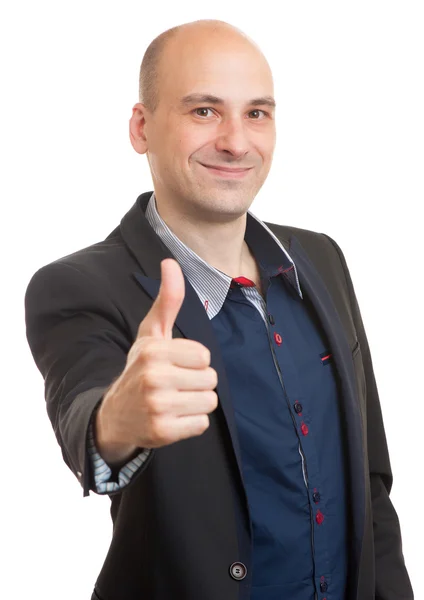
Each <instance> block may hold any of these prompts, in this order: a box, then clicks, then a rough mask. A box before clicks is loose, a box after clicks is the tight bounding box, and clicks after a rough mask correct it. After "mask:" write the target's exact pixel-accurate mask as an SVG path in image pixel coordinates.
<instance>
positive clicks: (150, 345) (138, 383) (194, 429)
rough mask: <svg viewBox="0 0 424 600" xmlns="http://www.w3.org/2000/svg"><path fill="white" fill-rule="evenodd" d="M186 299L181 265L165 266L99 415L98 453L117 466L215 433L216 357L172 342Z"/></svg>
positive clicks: (171, 262) (205, 350) (195, 344)
mask: <svg viewBox="0 0 424 600" xmlns="http://www.w3.org/2000/svg"><path fill="white" fill-rule="evenodd" d="M184 293H185V288H184V276H183V273H182V271H181V268H180V266H179V264H178V262H177V261H175V260H174V259H172V258H167V259H165V260H163V261H162V263H161V286H160V289H159V294H158V296H157V298H156V300H155V301H154V303H153V305H152V307H151V309H150V311H149V312H148V314H147V315H146V316H145V318H144V319H143V321H142V322H141V323H140V326H139V328H138V333H137V337H136V339H135V341H134V343H133V345H132V347H131V348H130V351H129V353H128V356H127V363H126V366H125V368H124V370H123V372H122V373H121V375H120V376H119V377H118V379H117V380H116V381H115V382H114V383H113V384H112V386H111V387H110V388H109V390H108V392H107V393H106V394H105V396H104V398H103V400H102V403H101V405H100V408H99V410H98V412H97V415H96V421H95V437H96V444H97V448H98V450H99V452H100V454H101V455H102V457H103V458H104V460H105V461H106V462H107V463H109V464H110V465H111V466H112V465H116V464H118V463H122V462H125V461H126V460H127V459H128V458H129V456H130V455H131V454H132V453H133V452H134V451H135V450H136V449H137V448H159V447H161V446H166V445H168V444H172V443H174V442H177V441H179V440H183V439H186V438H189V437H193V436H197V435H201V434H202V433H204V431H206V429H207V428H208V427H209V417H208V413H210V412H212V411H214V410H215V409H216V407H217V405H218V396H217V394H216V392H214V389H215V388H216V385H217V382H218V376H217V373H216V371H215V370H214V369H212V368H211V367H210V366H209V365H210V352H209V350H208V348H206V347H205V346H203V344H200V343H199V342H196V341H194V340H188V339H185V338H176V339H173V338H172V329H173V326H174V323H175V319H176V318H177V315H178V312H179V310H180V308H181V305H182V303H183V300H184Z"/></svg>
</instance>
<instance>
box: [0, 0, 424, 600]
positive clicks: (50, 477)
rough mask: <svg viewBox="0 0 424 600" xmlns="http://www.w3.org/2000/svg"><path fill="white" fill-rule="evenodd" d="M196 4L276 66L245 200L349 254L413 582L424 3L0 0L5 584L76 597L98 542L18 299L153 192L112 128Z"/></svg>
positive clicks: (120, 133) (419, 426)
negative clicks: (271, 115) (269, 161)
mask: <svg viewBox="0 0 424 600" xmlns="http://www.w3.org/2000/svg"><path fill="white" fill-rule="evenodd" d="M200 18H219V19H222V20H226V21H228V22H229V23H232V24H234V25H236V26H238V27H240V28H241V29H242V30H244V31H245V32H246V33H247V34H248V35H250V36H251V37H252V38H253V39H254V40H255V41H256V42H257V43H258V44H259V46H260V47H261V48H262V50H263V51H264V53H265V55H266V56H267V57H268V59H269V62H270V64H271V67H272V69H273V72H274V78H275V84H276V99H277V104H278V109H277V110H278V112H277V132H278V141H277V151H276V154H275V158H274V165H273V168H272V170H271V174H270V175H269V178H268V180H267V182H266V184H265V185H264V187H263V188H262V190H261V192H260V193H259V195H258V196H257V198H256V200H255V202H254V203H253V205H252V211H253V212H254V213H255V214H256V215H257V216H259V217H260V218H261V219H263V220H268V221H271V222H275V223H281V224H287V225H294V226H297V227H303V228H309V229H313V230H316V231H321V232H325V233H328V234H329V235H330V236H332V237H334V238H335V239H336V241H337V242H338V243H339V244H340V246H341V247H342V250H343V251H344V253H345V256H346V258H347V261H348V265H349V268H350V271H351V275H352V277H353V281H354V284H355V288H356V292H357V296H358V299H359V304H360V306H361V310H362V314H363V318H364V321H365V326H366V330H367V333H368V338H369V342H370V345H371V350H372V355H373V360H374V366H375V373H376V377H377V382H378V387H379V391H380V397H381V404H382V408H383V415H384V421H385V426H386V433H387V438H388V443H389V448H390V456H391V461H392V469H393V473H394V485H393V490H392V496H391V497H392V499H393V502H394V504H395V507H396V509H397V512H398V515H399V518H400V522H401V527H402V534H403V547H404V555H405V559H406V562H407V566H408V569H409V573H410V576H411V579H412V583H413V585H414V588H415V594H416V598H417V599H419V598H422V597H424V586H423V582H422V573H421V572H420V569H421V571H422V564H421V563H422V557H423V545H422V537H423V526H422V521H423V518H422V506H423V487H422V476H421V473H422V463H423V450H422V449H423V437H424V435H423V427H424V422H423V410H422V405H423V400H424V398H423V386H422V370H423V352H422V348H423V344H422V340H423V317H422V295H421V294H422V289H423V286H422V275H421V272H422V260H423V250H422V238H421V235H420V234H421V230H422V225H421V222H422V216H421V215H422V212H421V205H422V203H423V199H424V194H423V191H424V189H423V188H424V185H423V158H424V156H423V153H424V152H423V148H424V145H423V139H424V121H423V107H424V93H423V54H424V45H423V31H424V19H423V4H422V2H413V1H403V2H401V1H398V2H391V1H388V0H385V1H384V2H380V1H372V0H369V1H367V2H362V1H356V2H350V3H347V2H343V1H340V0H339V1H337V2H330V1H327V0H321V1H320V2H316V1H313V2H312V1H310V2H308V1H296V2H295V1H292V2H288V1H282V2H278V3H276V2H275V3H272V2H241V1H239V0H232V2H228V0H225V1H220V0H215V1H214V2H213V3H210V2H208V3H202V2H194V1H192V0H190V1H186V2H170V3H165V2H160V1H156V2H153V3H147V2H142V1H141V0H139V1H138V2H135V1H121V2H116V1H115V2H111V1H106V0H102V1H101V2H100V1H94V0H92V1H91V0H85V1H84V2H82V1H81V0H78V1H75V0H74V2H60V1H59V2H57V1H56V2H53V1H51V2H47V1H42V0H39V1H37V2H29V1H27V2H19V1H18V0H15V1H14V2H11V1H9V4H8V5H7V3H5V4H4V7H3V8H2V14H1V15H0V23H1V25H0V44H1V48H0V50H1V52H0V56H1V61H2V65H1V75H0V86H1V90H2V91H1V111H0V119H1V122H0V126H1V136H0V137H1V142H0V143H1V145H2V150H1V163H0V165H1V171H2V175H1V180H0V185H1V188H2V189H1V195H0V198H1V215H2V220H1V222H2V234H1V244H2V251H1V261H2V265H1V281H2V285H1V287H2V293H1V296H0V298H1V308H2V311H1V318H2V327H1V333H2V344H1V352H2V360H1V366H2V391H1V398H2V419H1V436H0V439H1V442H0V443H1V456H2V495H1V501H0V502H1V516H2V527H1V540H2V542H1V546H2V554H3V560H2V577H1V592H0V593H1V596H2V597H4V598H7V599H8V600H14V599H15V598H19V599H20V598H28V597H35V598H43V600H50V599H51V600H57V599H58V598H60V599H61V600H68V599H69V600H71V599H72V600H76V599H78V600H79V599H81V600H83V599H89V598H90V595H91V590H92V587H93V584H94V581H95V579H96V576H97V574H98V572H99V570H100V568H101V566H102V563H103V560H104V558H105V555H106V552H107V548H108V545H109V540H110V536H111V521H110V518H109V499H108V498H107V497H98V496H96V495H94V494H91V496H90V497H89V498H84V499H83V496H82V489H81V487H80V485H79V483H78V481H77V480H76V478H75V477H74V475H73V474H72V473H71V471H69V470H68V468H67V467H66V465H65V464H64V463H63V461H62V458H61V453H60V449H59V446H58V445H57V443H56V439H55V437H54V434H53V430H52V428H51V425H50V422H49V420H48V417H47V413H46V411H45V407H44V396H43V382H42V379H41V376H40V374H39V373H38V371H37V369H36V367H35V365H34V363H33V360H32V357H31V354H30V352H29V349H28V346H27V343H26V339H25V327H24V311H23V297H24V292H25V289H26V285H27V283H28V281H29V279H30V277H31V276H32V274H33V273H34V272H35V271H36V270H37V269H38V268H40V267H41V266H42V265H44V264H46V263H48V262H50V261H52V260H54V259H56V258H59V257H60V256H63V255H65V254H68V253H70V252H72V251H75V250H77V249H79V248H82V247H84V246H87V245H89V244H91V243H94V242H97V241H99V240H101V239H103V238H104V237H106V235H108V233H109V232H110V231H111V230H112V229H113V228H114V227H115V226H116V225H117V224H118V223H119V220H120V219H121V217H122V216H123V214H124V213H125V212H126V211H127V210H128V209H129V208H130V207H131V206H132V204H133V203H134V201H135V199H136V197H137V195H138V194H139V193H141V192H144V191H147V190H150V189H152V186H151V179H150V174H149V172H148V167H147V161H146V159H145V157H140V156H139V155H137V154H136V153H135V152H134V151H133V149H132V147H131V146H130V143H129V139H128V119H129V117H130V114H131V107H132V106H133V104H134V103H135V102H137V93H138V70H139V65H140V62H141V59H142V56H143V53H144V51H145V49H146V47H147V45H148V44H149V43H150V41H151V40H152V39H153V38H154V37H155V36H156V35H158V34H159V33H160V32H162V31H164V30H165V29H167V28H169V27H172V26H174V25H177V24H180V23H184V22H187V21H192V20H196V19H200ZM420 490H421V492H420ZM4 553H5V554H4ZM420 558H421V560H420Z"/></svg>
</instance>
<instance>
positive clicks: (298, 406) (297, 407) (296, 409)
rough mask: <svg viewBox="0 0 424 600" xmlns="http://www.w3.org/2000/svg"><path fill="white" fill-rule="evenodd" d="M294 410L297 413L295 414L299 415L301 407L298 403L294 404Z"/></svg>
mask: <svg viewBox="0 0 424 600" xmlns="http://www.w3.org/2000/svg"><path fill="white" fill-rule="evenodd" d="M294 410H295V411H296V412H297V414H300V413H301V412H302V410H303V406H302V405H301V404H300V402H296V404H295V405H294Z"/></svg>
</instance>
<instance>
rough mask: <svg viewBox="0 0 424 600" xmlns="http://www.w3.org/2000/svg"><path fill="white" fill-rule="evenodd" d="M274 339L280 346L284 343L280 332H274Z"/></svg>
mask: <svg viewBox="0 0 424 600" xmlns="http://www.w3.org/2000/svg"><path fill="white" fill-rule="evenodd" d="M274 340H275V341H276V342H277V344H278V345H279V346H281V344H282V343H283V338H282V337H281V335H280V334H279V333H274Z"/></svg>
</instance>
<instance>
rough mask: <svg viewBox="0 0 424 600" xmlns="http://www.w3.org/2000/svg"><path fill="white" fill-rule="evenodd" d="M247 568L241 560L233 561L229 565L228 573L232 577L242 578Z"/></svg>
mask: <svg viewBox="0 0 424 600" xmlns="http://www.w3.org/2000/svg"><path fill="white" fill-rule="evenodd" d="M246 573H247V568H246V565H244V564H243V563H241V562H235V563H233V564H232V565H231V566H230V575H231V577H232V578H233V579H237V580H240V579H244V578H245V577H246Z"/></svg>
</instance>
